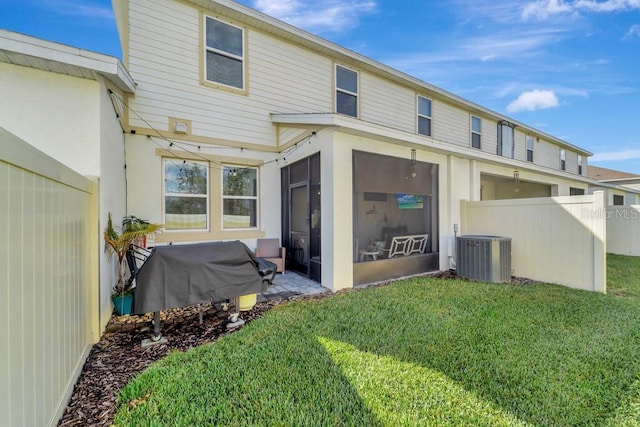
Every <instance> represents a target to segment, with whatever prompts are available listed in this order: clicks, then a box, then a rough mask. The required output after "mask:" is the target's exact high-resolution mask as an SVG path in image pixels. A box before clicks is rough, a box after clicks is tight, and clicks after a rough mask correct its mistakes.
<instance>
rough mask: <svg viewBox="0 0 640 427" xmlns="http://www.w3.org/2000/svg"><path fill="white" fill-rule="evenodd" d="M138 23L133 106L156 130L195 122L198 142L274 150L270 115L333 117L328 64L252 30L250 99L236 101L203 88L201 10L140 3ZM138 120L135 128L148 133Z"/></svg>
mask: <svg viewBox="0 0 640 427" xmlns="http://www.w3.org/2000/svg"><path fill="white" fill-rule="evenodd" d="M167 17H171V18H170V19H168V18H167ZM130 22H131V25H130V26H131V31H130V56H129V70H130V72H131V74H132V75H133V76H134V78H135V79H136V81H137V82H138V83H139V86H138V90H137V92H136V96H135V98H134V99H133V100H132V101H131V102H130V105H131V107H132V109H133V110H134V111H135V112H136V113H137V114H140V116H142V118H144V120H145V121H147V122H148V123H149V124H150V125H151V126H153V127H154V128H156V129H159V130H167V129H168V117H179V118H185V119H189V120H192V121H193V125H192V129H193V133H194V134H196V135H200V136H206V137H212V138H220V139H227V140H234V141H243V142H251V143H258V144H265V145H273V144H274V143H275V129H274V126H273V125H272V124H271V118H270V116H269V114H270V113H283V112H286V113H289V112H324V113H326V112H331V111H333V106H332V91H333V83H332V81H333V63H332V61H331V60H330V59H328V58H324V57H321V56H319V55H314V54H312V53H310V52H309V51H306V50H304V49H301V48H298V47H295V46H293V45H291V44H288V43H285V42H282V41H280V40H278V39H275V38H273V37H269V36H267V35H265V34H264V33H261V32H259V31H256V30H253V29H251V28H247V29H246V31H245V37H246V40H247V45H248V48H247V53H246V64H247V66H248V81H247V82H246V84H247V90H248V94H247V95H241V94H235V93H231V92H228V91H225V90H220V89H216V88H211V87H208V86H203V85H201V83H200V66H201V64H200V54H201V53H200V45H201V43H200V39H199V37H200V15H199V12H198V10H197V9H195V8H192V7H189V6H186V5H184V4H182V3H179V2H174V1H168V0H153V1H140V0H133V1H131V16H130ZM300 88H304V90H300ZM137 114H135V113H132V114H130V121H131V124H132V125H133V126H139V127H147V125H146V124H145V123H144V121H142V119H141V118H140V117H138V116H137Z"/></svg>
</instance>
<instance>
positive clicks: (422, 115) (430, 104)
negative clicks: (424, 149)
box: [416, 95, 433, 136]
mask: <svg viewBox="0 0 640 427" xmlns="http://www.w3.org/2000/svg"><path fill="white" fill-rule="evenodd" d="M420 99H424V100H426V101H429V109H430V110H431V111H430V113H431V115H430V116H427V115H426V114H421V113H420ZM416 112H417V118H416V133H417V134H418V135H424V136H433V100H432V99H431V98H427V97H426V96H422V95H418V96H417V98H416ZM421 118H422V119H427V120H429V133H428V134H427V133H422V132H420V119H421Z"/></svg>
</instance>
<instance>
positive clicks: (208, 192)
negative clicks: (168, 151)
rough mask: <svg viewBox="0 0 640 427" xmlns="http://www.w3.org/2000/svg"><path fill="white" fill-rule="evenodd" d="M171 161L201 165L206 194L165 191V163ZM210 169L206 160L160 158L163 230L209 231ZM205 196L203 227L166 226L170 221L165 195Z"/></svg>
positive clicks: (177, 163)
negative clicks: (204, 178) (203, 169)
mask: <svg viewBox="0 0 640 427" xmlns="http://www.w3.org/2000/svg"><path fill="white" fill-rule="evenodd" d="M168 162H171V163H174V164H175V165H176V166H180V164H181V163H182V164H184V163H194V164H198V165H200V166H203V167H204V168H205V171H206V174H207V175H206V183H207V193H206V194H204V195H203V194H200V193H198V194H185V193H172V192H168V191H167V186H166V182H167V176H166V163H168ZM210 172H211V171H210V169H209V163H208V162H203V161H196V160H182V159H177V158H172V157H164V158H162V222H163V224H165V230H166V231H168V232H183V231H197V232H202V231H209V230H210V228H211V225H210V219H209V218H210V216H211V190H210V180H211V176H210ZM203 196H206V202H205V203H206V205H205V206H206V212H205V221H206V226H205V227H204V228H168V227H167V225H166V224H168V223H170V222H169V221H167V203H166V200H167V197H184V198H190V197H193V198H196V197H200V198H201V197H203Z"/></svg>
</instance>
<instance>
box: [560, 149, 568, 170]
mask: <svg viewBox="0 0 640 427" xmlns="http://www.w3.org/2000/svg"><path fill="white" fill-rule="evenodd" d="M560 169H562V170H563V171H564V170H567V151H566V150H565V149H564V148H561V149H560Z"/></svg>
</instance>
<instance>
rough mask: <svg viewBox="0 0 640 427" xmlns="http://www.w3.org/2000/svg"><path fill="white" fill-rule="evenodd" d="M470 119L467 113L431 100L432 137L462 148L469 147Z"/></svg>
mask: <svg viewBox="0 0 640 427" xmlns="http://www.w3.org/2000/svg"><path fill="white" fill-rule="evenodd" d="M470 127H471V118H470V115H469V113H468V112H467V111H464V110H462V109H460V108H455V107H453V106H451V105H450V104H446V103H444V102H442V101H440V100H433V137H434V138H435V139H437V140H438V141H446V142H448V143H450V144H455V145H459V146H462V147H470V146H471V133H470V132H471V130H470Z"/></svg>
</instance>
